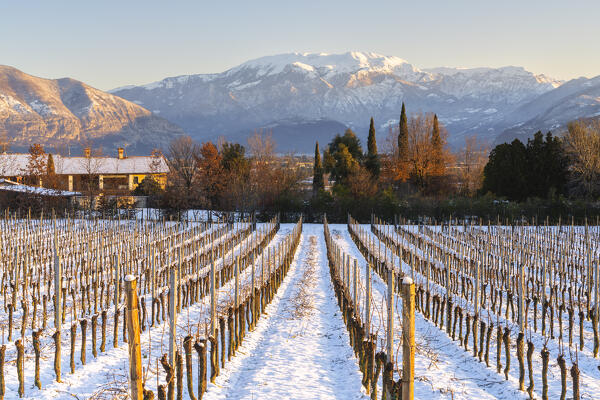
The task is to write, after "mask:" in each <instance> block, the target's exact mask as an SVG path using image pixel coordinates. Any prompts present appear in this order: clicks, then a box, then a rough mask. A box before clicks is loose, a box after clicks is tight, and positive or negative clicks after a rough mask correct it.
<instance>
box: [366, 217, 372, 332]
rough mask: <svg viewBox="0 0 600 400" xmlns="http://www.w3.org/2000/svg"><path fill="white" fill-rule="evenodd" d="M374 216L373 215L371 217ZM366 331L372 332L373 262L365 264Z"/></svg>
mask: <svg viewBox="0 0 600 400" xmlns="http://www.w3.org/2000/svg"><path fill="white" fill-rule="evenodd" d="M371 218H372V217H371ZM365 286H366V287H365V293H366V295H365V333H366V334H367V337H369V335H370V334H371V330H370V329H371V328H370V326H371V263H369V262H368V261H367V263H366V264H365Z"/></svg>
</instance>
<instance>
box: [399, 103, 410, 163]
mask: <svg viewBox="0 0 600 400" xmlns="http://www.w3.org/2000/svg"><path fill="white" fill-rule="evenodd" d="M399 128H400V129H399V133H398V155H399V156H400V160H401V161H405V160H406V156H407V153H408V121H407V119H406V109H405V108H404V102H402V111H401V112H400V126H399Z"/></svg>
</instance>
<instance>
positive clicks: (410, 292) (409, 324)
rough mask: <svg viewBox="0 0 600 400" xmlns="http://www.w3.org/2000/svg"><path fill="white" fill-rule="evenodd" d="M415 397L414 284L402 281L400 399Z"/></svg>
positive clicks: (410, 399) (408, 399) (407, 280)
mask: <svg viewBox="0 0 600 400" xmlns="http://www.w3.org/2000/svg"><path fill="white" fill-rule="evenodd" d="M414 396H415V284H414V283H413V280H412V279H411V278H409V277H404V278H403V279H402V399H403V400H413V399H414Z"/></svg>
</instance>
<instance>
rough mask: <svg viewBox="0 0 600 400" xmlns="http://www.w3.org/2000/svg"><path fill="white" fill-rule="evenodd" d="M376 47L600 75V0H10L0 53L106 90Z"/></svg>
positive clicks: (406, 55)
mask: <svg viewBox="0 0 600 400" xmlns="http://www.w3.org/2000/svg"><path fill="white" fill-rule="evenodd" d="M350 50H357V51H374V52H377V53H381V54H385V55H395V56H398V57H401V58H403V59H405V60H407V61H408V62H410V63H412V64H414V65H415V66H417V67H436V66H464V67H476V66H492V67H494V66H495V67H497V66H504V65H520V66H524V67H525V68H526V69H528V70H530V71H533V72H536V73H544V74H547V75H549V76H552V77H555V78H559V79H571V78H576V77H579V76H588V77H592V76H596V75H600V1H597V0H562V1H555V0H545V1H542V0H520V1H513V0H503V1H489V0H437V1H432V0H431V1H426V0H418V1H410V2H406V1H401V0H395V1H385V2H383V1H376V0H370V1H369V0H363V1H354V0H343V1H340V0H318V1H313V0H300V1H289V0H264V1H263V0H244V1H226V0H209V1H206V0H196V1H177V0H172V1H153V0H145V1H138V0H120V1H113V0H101V1H88V0H77V1H61V0H40V1H29V0H14V1H13V0H0V64H6V65H11V66H14V67H16V68H19V69H21V70H23V71H24V72H27V73H29V74H32V75H36V76H42V77H46V78H60V77H65V76H69V77H72V78H75V79H79V80H82V81H84V82H86V83H89V84H91V85H92V86H95V87H97V88H100V89H104V90H107V89H112V88H115V87H117V86H122V85H127V84H142V83H148V82H152V81H156V80H160V79H162V78H165V77H167V76H175V75H182V74H192V73H208V72H221V71H224V70H226V69H228V68H230V67H233V66H235V65H238V64H240V63H242V62H244V61H246V60H248V59H252V58H257V57H260V56H264V55H272V54H279V53H289V52H293V51H300V52H305V51H309V52H328V53H340V52H345V51H350Z"/></svg>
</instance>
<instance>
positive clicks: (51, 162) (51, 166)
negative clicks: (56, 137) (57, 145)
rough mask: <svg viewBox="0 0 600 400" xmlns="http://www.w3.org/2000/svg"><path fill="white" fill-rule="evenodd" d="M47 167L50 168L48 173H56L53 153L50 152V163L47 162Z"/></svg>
mask: <svg viewBox="0 0 600 400" xmlns="http://www.w3.org/2000/svg"><path fill="white" fill-rule="evenodd" d="M46 168H47V169H48V175H54V174H55V173H56V171H55V170H54V158H52V153H50V154H48V163H47V164H46Z"/></svg>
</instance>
